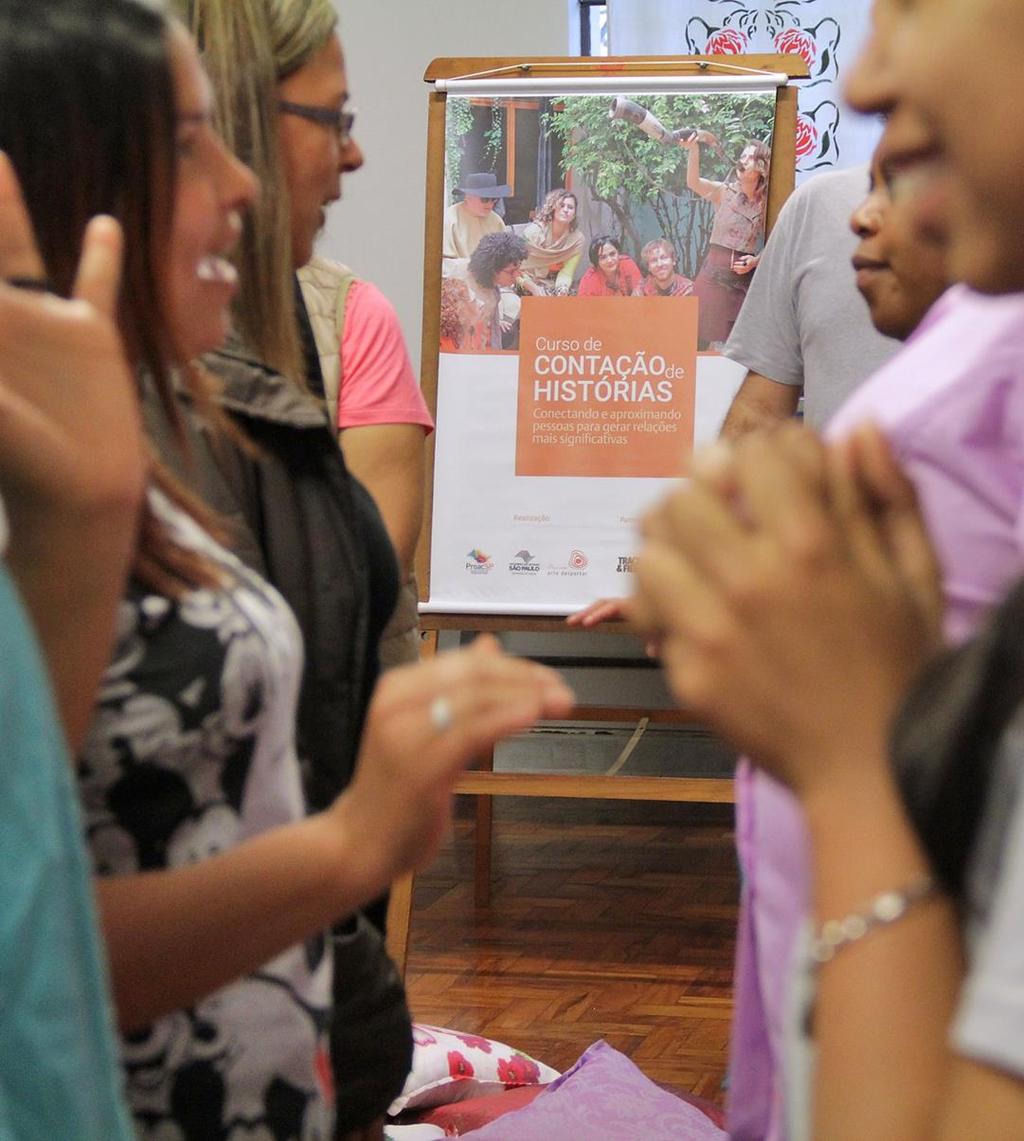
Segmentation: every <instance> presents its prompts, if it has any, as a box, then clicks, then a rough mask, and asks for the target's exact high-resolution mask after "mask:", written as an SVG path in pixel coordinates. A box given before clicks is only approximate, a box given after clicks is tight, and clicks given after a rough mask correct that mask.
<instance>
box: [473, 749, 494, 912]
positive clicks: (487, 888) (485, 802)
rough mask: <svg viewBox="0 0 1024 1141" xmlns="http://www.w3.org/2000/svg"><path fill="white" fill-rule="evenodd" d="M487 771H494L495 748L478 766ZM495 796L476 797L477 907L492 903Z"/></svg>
mask: <svg viewBox="0 0 1024 1141" xmlns="http://www.w3.org/2000/svg"><path fill="white" fill-rule="evenodd" d="M477 767H478V768H479V769H481V770H483V771H485V772H494V750H493V749H491V750H490V752H489V753H488V754H487V756H486V757H484V758H483V759H482V761H481V763H480V764H479V765H478V766H477ZM493 823H494V797H493V796H485V795H480V796H478V797H477V798H476V831H475V833H474V837H473V840H474V852H473V902H474V903H475V904H476V906H477V907H489V906H490V903H491V847H492V841H493V832H494V829H493Z"/></svg>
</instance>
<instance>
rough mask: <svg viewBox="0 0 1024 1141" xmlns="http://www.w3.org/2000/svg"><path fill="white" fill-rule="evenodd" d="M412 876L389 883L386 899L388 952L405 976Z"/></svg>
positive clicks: (410, 922) (410, 917)
mask: <svg viewBox="0 0 1024 1141" xmlns="http://www.w3.org/2000/svg"><path fill="white" fill-rule="evenodd" d="M412 889H413V876H412V874H411V873H410V874H409V875H407V876H402V877H401V879H397V880H395V882H394V883H393V884H392V885H391V898H390V900H389V901H388V920H387V923H388V931H387V948H388V954H389V955H390V956H391V958H392V960H393V961H394V964H395V966H396V967H397V968H398V973H399V974H400V975H401V976H402V978H403V979H404V978H405V964H406V960H407V959H408V957H409V928H410V926H411V924H412Z"/></svg>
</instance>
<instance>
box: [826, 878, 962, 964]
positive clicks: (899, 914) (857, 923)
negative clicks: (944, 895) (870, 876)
mask: <svg viewBox="0 0 1024 1141" xmlns="http://www.w3.org/2000/svg"><path fill="white" fill-rule="evenodd" d="M941 891H942V888H941V887H940V885H939V883H938V882H937V881H936V880H935V879H934V878H933V877H932V876H930V875H923V876H921V877H920V878H919V879H916V880H914V881H913V882H912V883H910V884H908V885H907V886H906V887H904V888H900V889H899V890H897V891H883V892H882V893H881V894H880V895H876V896H875V897H874V899H872V900H871V901H870V902H869V903H868V905H867V906H866V907H864V908H862V909H861V910H859V911H851V912H850V913H849V915H845V916H844V917H843V918H842V919H827V920H826V921H825V922H824V923H823V924H822V925H821V926H820V927H819V928H818V931H817V934H816V935H815V936H814V938H813V939H812V940H811V959H812V960H813V961H814V963H815V965H817V966H821V964H822V963H827V962H830V961H831V960H832V959H834V958H835V957H836V955H838V954H839V952H840V951H841V950H842V949H843V948H844V947H848V946H849V945H850V944H851V943H856V942H858V941H859V940H861V939H863V938H864V936H865V935H867V934H868V933H869V932H870V931H873V930H874V929H875V928H876V927H888V926H889V924H890V923H896V922H898V921H899V920H900V919H902V918H903V917H904V916H905V915H906V914H907V912H908V911H910V910H911V909H912V908H914V907H916V906H917V905H918V904H920V903H924V902H926V901H927V900H929V899H932V898H933V897H934V896H936V895H939V894H940V892H941Z"/></svg>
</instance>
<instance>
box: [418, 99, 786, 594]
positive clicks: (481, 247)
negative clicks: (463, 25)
mask: <svg viewBox="0 0 1024 1141" xmlns="http://www.w3.org/2000/svg"><path fill="white" fill-rule="evenodd" d="M775 100H776V89H775V87H774V85H772V86H767V85H766V86H765V88H764V89H763V90H757V91H743V92H737V91H729V90H722V89H719V90H716V89H715V88H714V86H713V82H712V83H709V84H708V86H707V88H706V89H702V90H700V91H699V92H696V91H693V90H688V91H685V92H679V93H668V94H666V93H664V92H661V93H652V92H646V93H645V92H643V91H642V90H637V91H635V92H630V93H629V94H628V95H624V94H622V93H620V92H615V93H611V92H609V93H607V94H565V95H561V96H559V95H555V96H529V95H522V96H517V95H515V94H508V95H501V96H493V95H486V96H479V97H475V96H474V97H466V96H456V95H451V94H449V96H448V98H447V104H446V130H445V140H444V143H445V145H444V161H445V202H444V213H443V219H442V258H441V265H440V267H439V271H438V272H439V277H440V283H439V287H440V338H439V344H438V351H439V366H438V397H437V399H438V403H437V437H436V445H435V483H434V512H433V518H432V542H431V578H430V583H431V586H430V600H429V603H428V604H427V606H426V607H425V609H427V610H447V611H452V612H456V613H457V612H460V611H461V612H470V611H477V612H488V611H494V612H506V613H538V614H550V613H569V612H570V611H572V610H574V609H576V608H578V607H579V606H582V605H585V604H586V603H587V602H588V601H591V600H592V599H594V598H596V597H600V596H602V595H609V594H623V593H626V592H628V590H629V587H630V584H629V581H628V575H629V573H630V570H631V565H632V557H633V552H634V550H635V548H636V546H637V543H636V534H635V529H636V523H637V521H638V519H639V517H640V515H641V514H642V512H643V510H644V509H645V508H646V507H647V506H648V505H649V504H650V503H651V502H653V501H654V500H655V499H656V498H657V497H658V496H659V494H660V493H661V492H662V491H663V490H664V489H665V486H666V484H667V482H668V481H670V480H672V479H676V478H678V477H680V476H685V474H686V472H687V470H688V465H689V460H690V457H691V455H692V452H693V449H694V446H695V445H697V444H700V443H701V442H703V441H705V440H710V439H711V438H713V437H714V435H715V434H716V433H717V429H718V426H719V424H720V423H721V419H722V416H723V415H724V412H725V410H726V408H727V407H728V404H729V402H730V400H731V398H732V396H733V394H734V392H735V389H736V388H737V387H738V384H739V382H740V380H741V379H742V370H739V369H738V367H737V366H736V365H734V364H733V363H732V362H730V361H728V360H727V359H726V358H724V357H723V356H721V354H720V351H719V350H720V349H721V347H722V345H723V343H724V342H725V340H726V339H727V338H728V335H729V331H730V329H731V327H732V324H733V322H734V321H735V319H736V315H737V314H738V312H739V310H740V307H741V306H742V304H743V300H744V298H745V296H746V291H747V289H748V288H749V284H750V281H751V280H752V276H753V274H754V273H756V270H757V263H758V260H759V257H760V252H761V249H762V248H763V245H764V238H765V214H766V206H767V198H768V180H769V171H770V164H771V145H772V129H773V123H774V113H775Z"/></svg>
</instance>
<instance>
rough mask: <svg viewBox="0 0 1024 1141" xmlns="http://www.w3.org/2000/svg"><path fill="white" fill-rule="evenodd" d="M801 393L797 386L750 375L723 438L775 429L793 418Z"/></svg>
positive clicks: (732, 408) (727, 416)
mask: <svg viewBox="0 0 1024 1141" xmlns="http://www.w3.org/2000/svg"><path fill="white" fill-rule="evenodd" d="M800 391H801V389H800V386H799V385H797V384H783V383H782V382H781V381H778V380H772V379H771V378H770V377H767V376H762V375H761V374H760V373H759V372H748V373H747V375H746V377H745V378H744V380H743V383H742V384H741V385H740V388H739V391H738V392H737V393H736V395H735V396H734V397H733V401H732V404H730V405H729V411H728V412H727V413H726V414H725V421H724V423H723V424H722V430H721V433H720V435H721V438H722V439H723V440H738V439H739V438H740V437H741V436H745V435H747V433H749V432H756V431H761V430H763V429H765V428H773V427H775V426H776V425H778V424H780V423H782V422H783V421H784V420H788V419H790V418H791V417H792V416H793V415H795V413H796V407H797V404H798V403H799V402H800Z"/></svg>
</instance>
